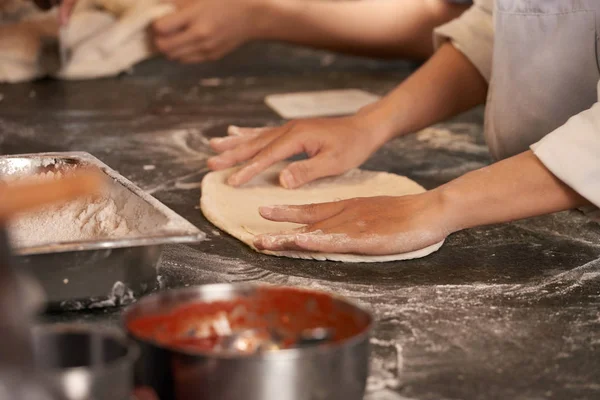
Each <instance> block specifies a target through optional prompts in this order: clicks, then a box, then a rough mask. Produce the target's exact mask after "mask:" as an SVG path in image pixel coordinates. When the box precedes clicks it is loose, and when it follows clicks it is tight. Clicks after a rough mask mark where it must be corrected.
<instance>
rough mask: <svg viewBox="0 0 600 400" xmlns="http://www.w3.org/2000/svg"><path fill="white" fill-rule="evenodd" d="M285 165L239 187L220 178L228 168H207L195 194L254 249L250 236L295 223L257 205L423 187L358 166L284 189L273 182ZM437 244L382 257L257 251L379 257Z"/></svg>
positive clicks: (207, 211)
mask: <svg viewBox="0 0 600 400" xmlns="http://www.w3.org/2000/svg"><path fill="white" fill-rule="evenodd" d="M286 165H287V163H278V164H276V165H274V166H273V167H271V168H269V169H268V170H267V171H265V172H264V173H262V174H261V175H259V176H257V177H256V178H254V179H253V180H252V181H251V182H249V183H247V184H246V185H244V186H243V187H240V188H234V187H231V186H229V185H227V183H226V179H227V178H228V177H229V176H230V175H231V173H232V172H233V171H234V169H229V170H224V171H218V172H211V173H209V174H208V175H206V177H205V178H204V180H203V181H202V196H201V199H200V208H201V209H202V212H203V213H204V215H205V216H206V218H207V219H208V220H209V221H210V222H212V223H213V224H215V225H216V226H217V227H219V228H220V229H222V230H224V231H226V232H227V233H229V234H230V235H232V236H234V237H236V238H237V239H239V240H241V241H242V242H244V243H246V244H247V245H249V246H250V247H252V248H253V249H255V250H256V248H254V246H253V245H252V242H253V239H254V236H256V235H259V234H263V233H272V232H281V231H285V230H290V229H293V228H296V227H299V226H300V225H298V224H293V223H281V222H272V221H268V220H266V219H264V218H262V217H261V216H260V215H259V213H258V208H259V207H260V206H266V205H280V204H309V203H322V202H328V201H335V200H344V199H349V198H353V197H373V196H401V195H406V194H412V193H421V192H424V191H425V189H424V188H423V187H421V186H420V185H419V184H417V183H416V182H414V181H412V180H410V179H408V178H406V177H404V176H399V175H394V174H389V173H386V172H373V171H363V170H358V169H355V170H352V171H350V172H348V173H346V174H344V175H341V176H337V177H333V178H326V179H321V180H319V181H316V182H313V183H311V184H309V185H306V186H303V187H301V188H299V189H294V190H288V189H284V188H282V187H281V186H280V185H279V183H278V177H279V172H280V171H281V170H282V169H283V168H285V166H286ZM442 244H443V241H442V242H440V243H436V244H434V245H432V246H429V247H426V248H424V249H422V250H418V251H412V252H410V253H404V254H394V255H388V256H362V255H353V254H327V253H310V252H300V251H282V252H270V251H261V252H262V253H265V254H272V255H275V256H283V257H292V258H305V259H315V260H333V261H342V262H382V261H395V260H408V259H411V258H420V257H425V256H427V255H429V254H431V253H433V252H435V251H436V250H438V249H439V248H440V247H441V246H442Z"/></svg>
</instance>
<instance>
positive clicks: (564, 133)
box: [531, 82, 600, 207]
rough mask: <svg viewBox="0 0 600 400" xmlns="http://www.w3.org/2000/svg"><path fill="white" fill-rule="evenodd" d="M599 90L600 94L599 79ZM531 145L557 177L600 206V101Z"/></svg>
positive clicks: (599, 84)
mask: <svg viewBox="0 0 600 400" xmlns="http://www.w3.org/2000/svg"><path fill="white" fill-rule="evenodd" d="M598 91H599V95H600V82H599V83H598ZM531 149H532V150H533V152H534V153H535V155H536V156H537V157H538V158H539V159H540V161H541V162H542V163H543V164H544V165H545V166H546V168H548V169H549V170H550V171H551V172H552V173H553V174H554V175H556V177H557V178H558V179H560V180H561V181H563V182H564V183H566V184H567V185H569V186H570V187H571V188H572V189H573V190H575V191H576V192H577V193H579V194H580V195H581V196H583V197H585V198H586V199H587V200H589V201H590V202H591V203H593V204H594V205H595V206H596V207H600V102H598V103H596V104H594V105H593V106H592V108H590V109H589V110H586V111H583V112H581V113H579V114H577V115H575V116H573V117H571V118H570V119H569V120H568V121H567V122H566V123H565V124H564V125H563V126H561V127H560V128H558V129H556V130H555V131H554V132H552V133H550V134H548V135H546V136H545V137H544V138H543V139H542V140H540V141H539V142H537V143H535V144H533V145H532V146H531Z"/></svg>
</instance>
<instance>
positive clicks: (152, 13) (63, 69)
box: [0, 0, 174, 82]
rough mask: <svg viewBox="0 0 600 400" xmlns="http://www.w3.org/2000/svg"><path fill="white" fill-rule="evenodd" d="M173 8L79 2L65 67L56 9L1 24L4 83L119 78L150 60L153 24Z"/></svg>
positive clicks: (149, 1) (140, 0)
mask: <svg viewBox="0 0 600 400" xmlns="http://www.w3.org/2000/svg"><path fill="white" fill-rule="evenodd" d="M173 10H174V8H173V6H172V5H171V4H165V3H162V2H161V1H160V0H80V1H79V2H78V3H77V4H76V7H75V9H74V11H73V16H72V17H71V21H70V23H69V25H68V29H67V32H66V35H65V36H64V37H63V39H64V40H65V44H66V47H67V48H68V49H69V52H70V57H69V62H68V64H67V65H63V66H61V65H60V61H59V51H58V49H59V47H58V40H59V39H58V37H59V34H58V23H57V15H56V10H55V9H54V10H51V11H48V12H41V11H33V12H31V11H30V12H28V13H27V14H26V15H24V16H21V19H20V20H19V21H18V22H14V21H12V20H10V22H6V21H4V23H3V24H2V25H1V26H0V82H21V81H25V80H33V79H36V78H40V77H43V76H54V77H57V78H61V79H91V78H98V77H104V76H111V75H117V74H119V73H120V72H123V71H125V70H127V69H129V68H130V67H132V66H133V65H135V64H136V63H138V62H140V61H142V60H144V59H147V58H149V57H151V56H152V55H153V54H154V49H153V47H152V44H151V42H150V36H149V33H148V27H149V25H150V24H151V23H152V22H153V21H154V20H156V19H158V18H161V17H163V16H165V15H167V14H169V13H170V12H172V11H173Z"/></svg>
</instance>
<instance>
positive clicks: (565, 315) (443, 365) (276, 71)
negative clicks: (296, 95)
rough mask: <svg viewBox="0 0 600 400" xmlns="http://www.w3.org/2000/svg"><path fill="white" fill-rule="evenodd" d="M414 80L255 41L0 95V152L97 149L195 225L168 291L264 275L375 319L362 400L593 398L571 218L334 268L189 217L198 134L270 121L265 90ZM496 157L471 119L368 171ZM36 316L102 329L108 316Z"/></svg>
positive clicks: (112, 319) (453, 167) (445, 173)
mask: <svg viewBox="0 0 600 400" xmlns="http://www.w3.org/2000/svg"><path fill="white" fill-rule="evenodd" d="M409 70H410V69H409V67H408V65H406V64H402V63H379V62H374V61H365V60H356V59H350V58H345V57H336V56H333V55H330V54H327V53H317V52H312V51H308V50H303V49H291V48H285V47H280V46H266V45H262V46H261V45H257V46H253V47H247V48H245V49H243V50H242V51H239V52H237V53H235V54H234V55H232V56H230V57H228V58H227V59H225V60H223V61H222V62H219V63H214V64H206V65H202V66H194V67H180V66H177V65H174V64H169V63H167V62H165V61H162V60H154V61H151V62H148V63H145V64H143V65H141V66H138V67H137V68H136V69H135V73H134V74H133V75H127V76H124V77H121V78H118V79H107V80H98V81H89V82H80V83H65V82H53V81H42V82H37V83H31V84H21V85H14V86H0V93H2V95H3V101H2V102H0V152H1V153H3V154H16V153H26V152H45V151H70V150H78V151H87V152H90V153H92V154H93V155H95V156H96V157H98V158H100V159H101V160H102V161H104V162H105V163H107V164H108V165H110V166H111V167H113V168H114V169H116V170H118V171H119V172H120V173H121V174H123V175H125V176H126V177H128V178H130V179H131V180H132V181H134V182H135V183H137V184H138V185H139V186H141V187H142V188H143V189H145V190H147V191H148V192H150V193H152V194H153V195H154V196H156V197H157V198H158V199H159V200H161V201H162V202H164V203H165V204H166V205H167V206H169V207H171V208H172V209H174V210H175V211H176V212H178V213H180V214H181V215H182V216H184V217H185V218H187V219H188V220H189V221H191V222H192V223H194V224H195V225H197V226H198V227H199V228H200V229H202V230H203V231H204V232H206V233H207V236H208V238H207V240H206V241H205V242H203V243H201V244H199V245H197V246H173V247H168V248H167V249H166V250H165V254H164V257H163V262H162V265H161V268H160V271H159V273H160V283H161V286H162V287H163V288H170V287H180V286H187V285H196V284H202V283H215V282H241V281H259V282H269V283H276V284H284V285H299V286H305V287H310V288H315V289H322V290H327V291H332V292H335V293H338V294H341V295H345V296H348V297H351V298H353V299H355V300H357V301H358V302H360V303H362V304H363V305H365V306H366V307H368V308H370V309H371V310H372V311H373V313H374V314H375V315H376V317H377V321H378V323H377V327H376V329H375V331H374V334H373V339H372V349H373V352H372V365H371V368H372V372H371V377H370V379H369V382H368V394H367V399H369V400H394V399H397V400H400V399H492V398H494V399H496V398H497V399H546V398H553V399H597V398H600V227H599V226H598V225H596V224H594V223H592V222H590V221H588V220H587V219H586V218H585V217H583V216H581V215H580V214H579V213H576V212H571V213H561V214H557V215H553V216H548V217H542V218H536V219H532V220H527V221H520V222H516V223H512V224H503V225H497V226H491V227H486V228H478V229H471V230H468V231H465V232H461V233H458V234H455V235H453V236H451V237H450V238H449V239H448V241H447V242H446V244H445V245H444V247H442V249H441V250H440V251H439V252H437V253H435V254H433V255H432V256H429V257H427V258H424V259H420V260H413V261H401V262H392V263H384V264H341V263H335V262H320V261H301V260H289V259H281V258H275V257H269V256H263V255H259V254H256V253H254V252H253V251H251V250H250V249H248V248H247V247H245V246H244V245H243V244H241V243H240V242H238V241H237V240H235V239H233V238H231V237H229V236H227V235H226V234H224V233H223V232H220V231H218V230H217V229H215V228H214V227H212V226H211V225H210V224H209V223H208V222H207V221H206V220H205V219H204V217H203V216H202V214H201V212H200V211H199V210H198V208H197V205H198V204H199V201H198V200H199V183H200V181H201V179H202V176H203V175H204V174H205V173H206V171H207V170H206V159H207V157H209V155H210V151H209V149H208V146H207V139H208V138H210V137H214V136H220V135H223V134H225V131H226V127H227V126H228V125H229V124H236V125H242V126H261V125H267V124H268V125H274V124H278V123H280V122H281V120H280V119H279V118H278V117H277V116H276V115H275V114H274V113H273V112H272V111H270V110H269V109H268V108H267V107H266V106H265V105H264V104H263V98H264V96H265V95H267V94H271V93H281V92H293V91H301V90H320V89H337V88H362V89H366V90H369V91H371V92H374V93H378V94H383V93H385V92H386V91H387V90H389V89H391V88H392V87H393V86H394V85H395V84H396V83H397V82H400V81H401V80H402V79H404V78H405V77H406V76H407V74H408V73H409ZM213 78H214V79H213ZM398 112H402V110H398ZM489 162H490V157H489V155H488V153H487V149H486V147H485V144H484V142H483V137H482V112H481V110H476V111H474V112H472V113H469V114H467V115H464V116H461V117H460V118H457V119H456V120H454V121H452V122H449V123H446V124H442V125H439V126H436V127H434V128H431V129H428V130H425V131H423V132H420V133H418V134H416V135H411V136H409V137H406V138H402V139H398V140H396V141H394V142H392V143H389V144H387V145H386V146H385V147H384V148H383V149H382V150H380V151H379V152H378V153H377V154H376V155H375V156H374V157H373V158H372V159H371V160H370V161H369V162H368V163H367V164H366V168H369V169H375V170H383V171H391V172H395V173H398V174H401V175H407V176H409V177H410V178H412V179H414V180H416V181H417V182H419V183H421V184H422V185H424V186H426V187H427V188H433V187H435V186H437V185H440V184H442V183H444V182H446V181H448V180H450V179H453V178H455V177H457V176H459V175H461V174H463V173H465V172H466V171H468V170H470V169H475V168H479V167H481V166H483V165H485V164H487V163H489ZM144 166H146V167H144ZM150 166H153V167H150ZM152 168H154V169H152ZM44 319H45V321H47V322H57V321H84V322H99V323H107V324H113V323H117V322H118V312H117V311H100V312H94V313H91V312H89V313H69V314H63V315H51V316H46V317H44Z"/></svg>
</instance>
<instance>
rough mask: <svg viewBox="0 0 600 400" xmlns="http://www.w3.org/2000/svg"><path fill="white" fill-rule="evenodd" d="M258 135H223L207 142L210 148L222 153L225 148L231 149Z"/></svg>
mask: <svg viewBox="0 0 600 400" xmlns="http://www.w3.org/2000/svg"><path fill="white" fill-rule="evenodd" d="M256 136H258V135H245V136H225V137H219V138H213V139H211V140H210V141H209V142H208V144H209V145H210V147H211V149H213V150H214V151H216V152H217V153H222V152H224V151H227V150H231V149H234V148H236V147H237V146H239V145H241V144H242V143H246V142H249V141H250V140H252V139H254V138H255V137H256Z"/></svg>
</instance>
